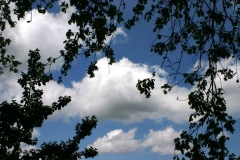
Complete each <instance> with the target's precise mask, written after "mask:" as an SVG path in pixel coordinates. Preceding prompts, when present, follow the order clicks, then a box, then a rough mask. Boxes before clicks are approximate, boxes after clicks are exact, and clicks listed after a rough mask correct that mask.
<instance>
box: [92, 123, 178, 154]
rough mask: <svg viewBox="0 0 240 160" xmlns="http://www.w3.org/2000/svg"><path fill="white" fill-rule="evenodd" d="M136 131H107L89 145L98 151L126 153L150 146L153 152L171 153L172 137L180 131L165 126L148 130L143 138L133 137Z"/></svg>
mask: <svg viewBox="0 0 240 160" xmlns="http://www.w3.org/2000/svg"><path fill="white" fill-rule="evenodd" d="M136 131H137V129H136V128H133V129H131V130H129V131H128V132H123V130H121V129H116V130H113V131H110V132H109V133H107V135H106V136H104V137H102V138H98V139H97V140H96V141H95V142H94V143H93V144H92V145H91V146H93V147H95V148H97V149H98V151H99V153H126V152H134V151H139V150H144V149H146V148H151V152H153V153H158V154H161V155H166V154H173V153H174V144H173V139H174V138H176V137H178V136H179V135H180V133H181V131H179V132H177V131H175V130H174V129H173V128H172V127H167V128H166V129H165V130H157V131H154V130H150V131H149V134H147V135H145V136H144V139H143V140H141V139H140V140H137V139H135V138H134V136H135V132H136Z"/></svg>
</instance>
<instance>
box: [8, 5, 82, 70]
mask: <svg viewBox="0 0 240 160" xmlns="http://www.w3.org/2000/svg"><path fill="white" fill-rule="evenodd" d="M72 10H73V9H72V8H70V9H69V11H72ZM13 17H14V16H13ZM69 18H70V14H64V13H61V12H60V13H57V14H53V13H48V12H47V13H45V14H44V15H42V14H39V13H38V11H37V10H36V9H34V10H32V21H31V23H27V21H28V20H30V14H28V15H27V16H26V18H25V19H21V20H20V21H18V23H17V25H16V27H15V28H7V29H6V30H5V31H4V36H5V37H7V38H10V39H11V40H12V42H11V45H10V46H9V47H8V48H7V53H8V54H11V55H15V56H16V58H17V59H18V60H20V61H21V62H23V66H22V67H23V68H25V67H26V60H27V57H28V51H29V50H30V49H31V50H35V49H36V48H38V49H40V53H41V56H42V60H43V61H44V62H46V59H47V58H48V57H54V58H55V57H58V56H59V55H60V52H59V51H60V50H62V49H64V44H63V41H64V40H65V39H66V36H65V34H66V32H67V30H68V29H72V30H73V31H74V30H77V28H76V27H75V26H74V25H71V26H70V25H69V24H68V19H69ZM62 62H63V61H62V60H58V61H57V63H56V64H54V65H53V66H52V67H51V69H52V70H55V69H59V67H60V65H61V64H62Z"/></svg>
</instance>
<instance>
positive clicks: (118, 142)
mask: <svg viewBox="0 0 240 160" xmlns="http://www.w3.org/2000/svg"><path fill="white" fill-rule="evenodd" d="M136 131H137V128H133V129H131V130H129V131H128V132H127V133H125V132H123V130H121V129H116V130H113V131H110V132H109V133H107V135H106V136H104V137H102V138H98V139H97V140H96V141H95V142H94V143H93V145H92V146H93V147H95V148H97V149H98V151H99V153H126V152H132V151H136V150H137V149H139V147H140V145H141V143H140V142H139V141H138V140H135V139H134V136H135V132H136Z"/></svg>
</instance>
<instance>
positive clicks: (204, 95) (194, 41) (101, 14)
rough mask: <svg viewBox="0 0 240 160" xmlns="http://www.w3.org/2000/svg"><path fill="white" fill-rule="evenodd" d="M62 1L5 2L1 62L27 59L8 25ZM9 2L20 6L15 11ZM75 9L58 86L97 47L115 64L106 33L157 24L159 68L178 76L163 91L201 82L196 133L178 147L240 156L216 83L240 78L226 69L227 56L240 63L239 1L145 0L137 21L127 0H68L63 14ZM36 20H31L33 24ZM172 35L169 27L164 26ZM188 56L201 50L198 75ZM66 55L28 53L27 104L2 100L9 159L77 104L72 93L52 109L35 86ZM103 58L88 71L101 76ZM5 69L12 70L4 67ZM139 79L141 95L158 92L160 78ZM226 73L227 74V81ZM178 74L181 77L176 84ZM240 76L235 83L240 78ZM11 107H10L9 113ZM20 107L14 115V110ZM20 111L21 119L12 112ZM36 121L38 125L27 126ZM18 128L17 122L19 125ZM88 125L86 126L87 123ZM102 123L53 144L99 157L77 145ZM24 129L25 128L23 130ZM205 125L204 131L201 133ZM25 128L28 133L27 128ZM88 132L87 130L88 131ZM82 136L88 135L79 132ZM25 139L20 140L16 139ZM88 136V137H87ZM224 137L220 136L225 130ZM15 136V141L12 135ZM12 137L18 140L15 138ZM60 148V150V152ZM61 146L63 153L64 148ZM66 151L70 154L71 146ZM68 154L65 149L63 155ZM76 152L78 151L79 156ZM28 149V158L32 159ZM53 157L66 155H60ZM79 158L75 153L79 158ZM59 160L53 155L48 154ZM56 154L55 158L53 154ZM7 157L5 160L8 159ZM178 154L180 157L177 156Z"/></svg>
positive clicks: (194, 154)
mask: <svg viewBox="0 0 240 160" xmlns="http://www.w3.org/2000/svg"><path fill="white" fill-rule="evenodd" d="M57 1H58V0H49V1H47V0H22V1H17V0H9V1H5V0H3V1H2V2H0V7H1V11H0V26H1V34H0V40H1V41H0V50H1V59H0V62H1V63H2V67H1V68H0V71H1V73H2V74H3V73H4V68H6V67H7V68H9V69H10V71H13V72H17V71H18V70H17V67H18V65H20V62H18V61H17V60H15V58H14V56H13V55H8V54H7V51H6V49H5V48H6V46H7V45H10V42H11V41H10V40H9V39H7V38H5V37H3V36H2V32H3V31H4V29H5V27H6V25H7V24H9V25H10V26H11V27H14V26H15V24H16V23H17V22H15V21H13V20H12V18H11V14H15V15H17V17H18V19H21V18H23V17H24V16H25V14H26V12H29V11H31V10H32V9H33V8H37V9H38V11H39V13H42V14H44V13H46V12H47V10H48V9H50V8H52V7H53V6H54V5H55V4H56V3H55V2H57ZM10 4H14V8H13V10H11V6H10ZM69 6H74V7H75V11H74V12H73V13H71V18H70V19H69V21H68V23H69V24H75V25H76V26H77V28H78V31H72V30H68V32H67V33H66V40H65V41H64V44H65V48H64V50H61V51H60V57H62V58H63V59H64V64H63V65H62V68H61V76H59V78H58V83H61V82H62V77H63V76H66V75H67V73H68V70H69V69H70V68H71V65H72V62H73V61H74V59H76V58H77V57H78V56H79V54H80V53H83V54H84V55H85V57H86V58H87V57H90V56H93V57H95V55H96V52H99V51H102V52H104V53H105V56H106V57H107V58H108V60H109V64H113V63H114V62H115V58H114V51H113V49H112V47H111V43H110V44H106V43H105V40H106V37H107V36H112V35H113V34H114V32H115V31H116V29H117V26H119V25H122V26H124V27H125V28H126V29H129V30H132V29H134V25H137V22H139V21H147V22H149V21H153V22H154V28H152V30H153V32H154V33H155V34H156V38H155V39H154V40H153V43H152V46H151V47H150V48H149V50H150V51H151V52H154V53H156V54H158V55H159V56H161V57H162V62H160V65H159V68H164V67H169V68H171V69H172V70H173V73H171V74H170V75H169V81H168V83H166V84H164V85H163V86H162V87H161V88H162V89H163V92H164V93H165V94H167V93H168V92H170V91H171V89H172V88H173V87H174V86H175V85H177V84H179V83H181V82H183V83H186V84H189V85H192V86H194V87H195V90H194V91H192V92H190V93H189V95H188V99H187V101H188V104H189V106H190V108H191V109H192V110H193V113H192V114H191V115H190V116H189V130H188V131H183V132H182V134H181V135H180V137H179V138H176V139H175V140H174V143H175V150H177V151H180V152H181V154H182V156H183V158H182V159H184V157H185V158H190V159H225V158H228V159H240V157H238V158H237V157H236V156H235V155H234V154H233V153H230V152H229V150H228V148H227V147H226V141H227V140H228V139H229V138H228V137H227V136H225V135H224V132H230V133H234V130H235V129H234V126H233V125H234V123H235V122H236V121H235V120H234V119H233V118H232V116H230V115H228V113H227V111H226V109H227V102H226V101H225V99H224V97H223V95H224V88H222V87H221V86H217V85H216V79H223V80H224V81H227V80H229V79H232V78H233V77H234V76H237V77H238V73H237V70H235V71H234V70H232V69H229V68H224V67H223V66H222V65H221V61H222V60H224V59H234V60H235V62H236V65H237V63H238V60H239V56H240V55H239V49H240V48H239V46H240V32H239V25H240V21H239V18H240V9H239V8H238V1H230V0H221V1H219V0H209V1H206V0H192V1H189V0H181V1H177V0H169V1H164V0H138V1H136V5H135V6H134V7H133V8H132V13H133V16H132V18H130V19H125V18H124V13H125V12H124V9H125V8H126V7H128V2H127V1H124V0H119V1H113V0H81V1H78V0H69V1H61V8H60V10H61V11H62V12H65V13H66V12H68V11H69V10H68V7H69ZM29 22H30V23H31V21H29ZM166 27H167V28H168V29H169V32H168V33H165V32H163V29H164V28H166ZM177 49H180V50H181V51H180V52H179V53H175V54H180V55H181V56H180V59H179V60H178V61H172V59H171V57H170V54H172V53H173V52H174V51H176V50H177ZM184 55H194V56H195V58H196V61H195V63H196V65H195V68H194V70H192V71H191V72H185V73H182V72H180V68H181V66H182V65H183V64H182V58H183V56H184ZM58 58H59V57H49V58H48V63H47V64H43V63H40V62H39V59H40V54H39V50H38V49H36V50H34V51H30V52H29V60H28V67H29V68H28V71H27V73H22V74H21V75H22V78H21V79H19V80H18V83H19V84H20V85H21V86H22V87H23V88H24V92H23V97H22V101H21V104H18V103H16V102H15V101H13V102H12V103H8V102H3V103H2V104H1V130H3V131H2V135H1V139H2V140H1V153H3V154H1V155H2V156H7V155H8V154H7V148H11V147H14V149H13V151H12V152H11V155H10V156H19V153H20V151H19V144H20V142H25V143H27V144H35V143H36V140H31V131H32V130H33V128H34V127H40V126H41V124H42V122H43V120H44V118H45V119H46V117H47V116H48V115H50V114H52V113H53V111H55V110H56V109H61V108H62V107H64V106H66V105H67V104H68V102H69V101H70V97H67V96H66V97H59V100H58V102H56V103H53V104H52V106H44V105H43V103H42V101H41V95H42V94H43V93H42V91H41V90H38V89H36V88H35V86H37V85H45V83H47V82H49V81H50V80H52V76H51V75H48V74H46V73H45V72H44V69H45V67H47V66H49V65H51V64H52V63H55V61H57V60H58ZM203 63H207V67H206V68H203V66H202V65H203ZM96 64H97V60H96V59H95V58H94V60H93V61H92V62H91V63H90V65H89V67H88V70H87V73H88V74H89V76H90V77H94V72H95V71H97V70H98V67H97V66H96ZM5 66H6V67H5ZM155 74H156V71H155V72H153V76H152V77H146V79H143V80H139V81H138V83H137V85H136V87H137V89H138V90H139V91H140V93H141V94H142V93H143V94H145V95H146V97H147V98H150V96H151V90H152V89H154V77H155V76H156V75H155ZM221 77H223V78H221ZM177 78H181V80H180V81H177ZM238 82H239V80H237V81H236V83H238ZM10 110H11V111H10ZM12 111H14V112H12ZM31 113H41V114H38V115H40V116H39V117H34V116H33V115H31ZM12 116H14V117H15V119H10V118H9V117H12ZM29 119H31V122H32V123H30V124H29V123H26V121H29ZM15 123H16V124H17V127H12V126H13V125H14V124H15ZM85 123H87V126H89V127H87V129H86V128H85V127H83V128H82V129H81V126H83V125H84V124H85ZM95 126H96V119H95V117H93V118H92V119H88V118H87V119H86V120H85V121H83V124H82V125H79V127H76V132H77V135H76V137H74V138H73V140H70V141H68V142H66V143H62V144H60V145H57V144H55V143H50V144H48V146H52V147H53V146H54V147H56V148H58V149H59V150H64V149H65V148H66V150H67V148H69V147H70V146H71V147H73V148H74V149H70V150H71V151H74V152H71V155H72V157H71V158H72V159H74V158H75V157H76V156H82V155H85V156H86V155H87V157H91V156H95V155H96V153H97V152H96V150H94V149H92V148H91V149H90V150H87V151H85V152H81V153H75V151H76V150H77V149H78V148H77V147H76V146H77V144H78V143H79V141H80V140H81V139H83V137H84V136H86V135H90V134H91V129H92V128H94V127H95ZM22 127H23V128H26V129H24V132H22V129H21V128H22ZM200 129H204V130H205V131H204V132H199V130H200ZM25 132H26V133H25ZM82 132H83V133H82ZM80 133H81V134H80ZM16 134H20V135H22V136H18V137H19V139H18V140H17V142H18V143H17V144H16V143H15V142H16V140H15V139H14V137H15V135H16ZM82 134H83V135H84V136H82ZM220 134H221V136H220V137H219V135H220ZM8 136H9V138H7V137H8ZM10 136H11V137H10ZM47 148H48V147H46V145H43V147H42V150H40V151H39V152H38V153H35V152H32V153H31V154H32V156H33V157H34V156H35V157H39V156H40V157H41V156H45V155H46V156H47V154H49V152H47V151H46V150H47ZM58 149H56V150H58ZM59 150H58V151H59ZM66 152H67V151H66ZM64 153H65V152H64ZM73 153H74V154H73ZM28 155H29V154H28V153H27V154H26V155H25V156H26V157H27V156H28ZM52 155H53V156H56V159H58V158H59V157H58V158H57V156H60V155H58V154H56V155H55V153H54V154H52ZM74 156H75V157H74ZM40 157H39V158H40ZM48 158H53V157H48ZM54 158H55V157H54ZM5 159H6V158H5ZM42 159H43V158H42ZM174 159H179V157H178V156H177V155H175V156H174Z"/></svg>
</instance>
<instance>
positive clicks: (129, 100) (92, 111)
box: [43, 58, 190, 123]
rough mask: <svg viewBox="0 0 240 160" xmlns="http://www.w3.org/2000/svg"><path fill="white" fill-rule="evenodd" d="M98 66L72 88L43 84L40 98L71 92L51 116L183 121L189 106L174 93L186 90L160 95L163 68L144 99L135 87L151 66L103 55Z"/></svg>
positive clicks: (181, 89)
mask: <svg viewBox="0 0 240 160" xmlns="http://www.w3.org/2000/svg"><path fill="white" fill-rule="evenodd" d="M97 65H98V67H99V68H100V69H99V70H98V71H97V72H96V76H95V77H94V78H89V76H88V75H86V76H85V77H84V78H83V79H82V81H78V82H72V88H65V87H64V86H63V85H59V84H57V83H55V82H51V83H49V85H47V86H46V87H45V88H44V96H43V99H44V101H45V102H50V101H52V100H53V99H54V97H58V96H59V95H62V94H63V93H64V94H65V93H66V94H68V95H71V96H72V101H71V102H70V104H69V105H68V106H67V107H66V108H64V109H63V110H61V111H57V112H55V113H54V115H53V116H52V118H59V117H64V118H65V119H69V118H71V117H75V116H80V117H85V116H90V115H96V116H97V118H98V119H99V120H106V119H113V120H117V121H121V122H124V123H132V122H140V121H142V120H143V119H153V120H156V121H161V119H162V118H164V117H166V118H168V119H169V120H172V121H174V122H184V121H186V120H187V119H188V118H187V116H188V115H189V113H190V109H189V107H188V105H187V103H186V102H183V101H181V102H179V101H177V97H178V96H181V97H183V98H186V97H187V94H188V93H189V90H188V89H186V88H183V87H178V86H176V87H175V88H174V89H173V90H172V92H171V93H170V94H168V95H164V94H163V92H162V90H161V89H160V86H161V85H163V84H164V83H165V82H166V77H165V76H166V72H164V70H159V73H158V75H159V77H156V89H155V90H154V91H153V92H152V97H151V98H150V99H146V98H145V96H144V95H141V94H140V93H139V91H138V90H137V89H136V87H135V86H136V83H137V81H138V79H143V78H146V77H151V69H152V68H151V67H150V66H147V65H142V64H135V63H133V62H131V61H129V60H128V59H127V58H123V59H122V60H120V61H119V62H116V63H115V64H113V65H112V66H110V74H109V70H108V66H107V59H106V58H102V59H100V60H99V61H98V64H97Z"/></svg>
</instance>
